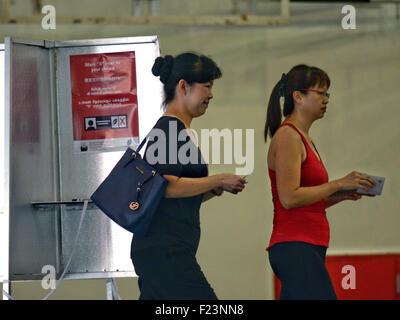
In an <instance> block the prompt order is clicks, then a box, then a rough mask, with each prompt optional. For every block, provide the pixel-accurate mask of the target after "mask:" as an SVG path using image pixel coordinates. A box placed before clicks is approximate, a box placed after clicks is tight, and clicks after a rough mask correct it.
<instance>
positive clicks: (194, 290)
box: [132, 248, 217, 300]
mask: <svg viewBox="0 0 400 320" xmlns="http://www.w3.org/2000/svg"><path fill="white" fill-rule="evenodd" d="M132 262H133V264H134V267H135V272H136V274H137V275H138V276H139V289H140V297H139V300H217V296H216V295H215V292H214V290H213V289H212V288H211V286H210V284H209V283H208V281H207V279H206V277H205V276H204V274H203V272H202V270H201V268H200V266H199V264H198V263H197V260H196V257H195V254H194V253H192V252H190V251H185V250H173V249H172V250H171V249H167V248H152V249H151V250H146V251H145V250H143V251H136V252H132Z"/></svg>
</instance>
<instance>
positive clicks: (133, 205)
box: [129, 202, 139, 211]
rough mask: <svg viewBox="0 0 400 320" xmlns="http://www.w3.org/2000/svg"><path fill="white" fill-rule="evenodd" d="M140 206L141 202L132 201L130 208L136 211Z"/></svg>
mask: <svg viewBox="0 0 400 320" xmlns="http://www.w3.org/2000/svg"><path fill="white" fill-rule="evenodd" d="M138 208H139V202H131V203H130V204H129V209H131V210H132V211H135V210H137V209H138Z"/></svg>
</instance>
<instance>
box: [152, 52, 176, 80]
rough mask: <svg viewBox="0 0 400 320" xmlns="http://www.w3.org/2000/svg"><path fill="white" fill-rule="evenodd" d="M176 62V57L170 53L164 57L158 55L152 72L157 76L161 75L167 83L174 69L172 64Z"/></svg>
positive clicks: (161, 78)
mask: <svg viewBox="0 0 400 320" xmlns="http://www.w3.org/2000/svg"><path fill="white" fill-rule="evenodd" d="M173 63H174V58H173V57H172V56H170V55H167V56H165V57H164V58H163V57H158V58H157V59H156V61H154V65H153V68H152V69H151V72H152V73H153V74H154V75H155V76H156V77H158V76H160V80H161V82H162V83H164V84H165V83H166V82H167V80H168V78H169V76H170V74H171V70H172V65H173Z"/></svg>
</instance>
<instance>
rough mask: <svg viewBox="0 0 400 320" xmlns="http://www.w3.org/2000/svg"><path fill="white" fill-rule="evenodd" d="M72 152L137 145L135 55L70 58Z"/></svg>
mask: <svg viewBox="0 0 400 320" xmlns="http://www.w3.org/2000/svg"><path fill="white" fill-rule="evenodd" d="M70 76H71V98H72V99H71V100H72V122H73V140H74V141H73V143H74V152H75V153H81V152H96V151H114V150H122V149H123V148H126V147H127V146H131V145H135V144H137V143H138V142H139V123H138V98H137V90H136V89H137V87H136V62H135V52H134V51H129V52H113V53H97V54H81V55H71V56H70Z"/></svg>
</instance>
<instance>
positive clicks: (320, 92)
mask: <svg viewBox="0 0 400 320" xmlns="http://www.w3.org/2000/svg"><path fill="white" fill-rule="evenodd" d="M300 91H314V92H317V93H319V94H320V95H322V96H325V97H327V98H328V99H329V97H330V95H331V94H330V93H328V92H324V91H319V90H315V89H300Z"/></svg>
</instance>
